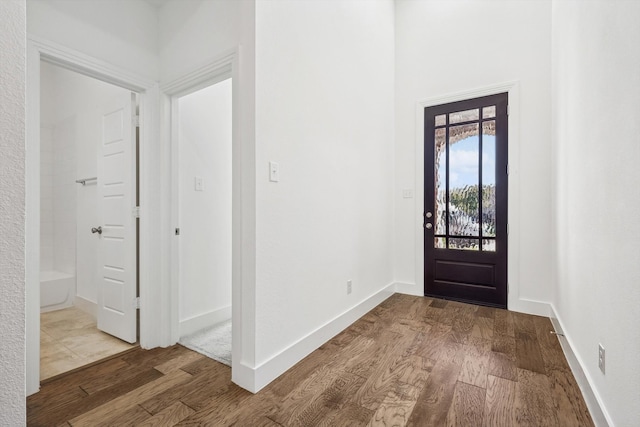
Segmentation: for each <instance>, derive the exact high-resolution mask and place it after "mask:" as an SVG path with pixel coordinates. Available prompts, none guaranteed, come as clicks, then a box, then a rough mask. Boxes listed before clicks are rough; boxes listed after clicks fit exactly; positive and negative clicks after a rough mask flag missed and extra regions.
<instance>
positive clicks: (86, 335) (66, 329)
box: [40, 307, 137, 381]
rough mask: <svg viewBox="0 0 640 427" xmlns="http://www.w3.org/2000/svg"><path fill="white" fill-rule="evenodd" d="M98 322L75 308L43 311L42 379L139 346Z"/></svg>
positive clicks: (41, 315)
mask: <svg viewBox="0 0 640 427" xmlns="http://www.w3.org/2000/svg"><path fill="white" fill-rule="evenodd" d="M136 346H137V344H129V343H127V342H124V341H122V340H119V339H118V338H115V337H112V336H111V335H109V334H106V333H104V332H102V331H99V330H98V328H97V326H96V321H95V320H94V319H93V317H92V316H91V315H89V314H87V313H85V312H84V311H82V310H80V309H78V308H75V307H70V308H65V309H63V310H57V311H50V312H48V313H42V314H40V381H42V380H45V379H48V378H51V377H54V376H56V375H59V374H62V373H64V372H67V371H71V370H74V369H77V368H79V367H81V366H85V365H88V364H91V363H93V362H97V361H98V360H102V359H105V358H107V357H109V356H113V355H115V354H118V353H121V352H123V351H126V350H129V349H131V348H133V347H136Z"/></svg>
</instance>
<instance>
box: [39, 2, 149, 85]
mask: <svg viewBox="0 0 640 427" xmlns="http://www.w3.org/2000/svg"><path fill="white" fill-rule="evenodd" d="M27 28H28V32H29V34H30V35H35V36H38V37H43V38H46V39H47V40H50V41H53V42H56V43H59V44H60V45H63V46H65V47H68V48H71V49H74V50H77V51H79V52H82V53H84V54H87V55H91V56H92V57H95V58H99V59H101V60H103V61H105V62H107V63H109V64H113V65H116V66H118V67H121V68H123V69H125V70H129V71H132V72H134V73H136V74H137V75H141V76H144V77H146V78H151V79H157V78H158V59H157V53H158V37H157V36H158V12H157V9H156V8H155V7H153V6H152V5H151V4H149V3H147V2H146V1H144V0H126V1H112V0H91V1H76V0H28V1H27Z"/></svg>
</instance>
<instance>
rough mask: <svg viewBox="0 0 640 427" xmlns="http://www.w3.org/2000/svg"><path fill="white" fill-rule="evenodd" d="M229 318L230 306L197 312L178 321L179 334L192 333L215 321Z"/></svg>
mask: <svg viewBox="0 0 640 427" xmlns="http://www.w3.org/2000/svg"><path fill="white" fill-rule="evenodd" d="M229 319H231V306H230V305H229V306H227V307H222V308H219V309H217V310H213V311H210V312H208V313H204V314H199V315H197V316H193V317H190V318H189V319H185V320H181V321H180V336H181V337H183V336H185V335H190V334H193V333H194V332H197V331H199V330H200V329H204V328H206V327H208V326H212V325H215V324H216V323H220V322H224V321H225V320H229Z"/></svg>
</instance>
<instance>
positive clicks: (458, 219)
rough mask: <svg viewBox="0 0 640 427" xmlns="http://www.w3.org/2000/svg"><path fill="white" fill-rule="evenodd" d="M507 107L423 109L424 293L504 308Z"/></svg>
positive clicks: (502, 98) (492, 100)
mask: <svg viewBox="0 0 640 427" xmlns="http://www.w3.org/2000/svg"><path fill="white" fill-rule="evenodd" d="M507 101H508V98H507V94H506V93H504V94H499V95H491V96H486V97H482V98H476V99H470V100H466V101H460V102H454V103H451V104H445V105H438V106H435V107H428V108H425V111H424V120H425V125H424V126H425V142H424V143H425V150H424V152H425V178H424V181H425V182H424V189H425V193H424V196H425V197H424V212H423V215H424V221H423V223H424V256H425V260H424V270H425V271H424V277H425V285H424V287H425V295H428V296H434V297H439V298H446V299H454V300H458V301H465V302H472V303H477V304H483V305H491V306H496V307H503V308H506V306H507V173H508V171H507Z"/></svg>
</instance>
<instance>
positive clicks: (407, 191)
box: [402, 189, 413, 199]
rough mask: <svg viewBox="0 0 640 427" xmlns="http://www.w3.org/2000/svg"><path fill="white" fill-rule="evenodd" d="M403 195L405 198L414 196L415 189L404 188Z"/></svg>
mask: <svg viewBox="0 0 640 427" xmlns="http://www.w3.org/2000/svg"><path fill="white" fill-rule="evenodd" d="M402 197H403V198H405V199H412V198H413V190H412V189H404V190H402Z"/></svg>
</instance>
